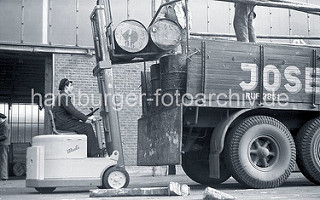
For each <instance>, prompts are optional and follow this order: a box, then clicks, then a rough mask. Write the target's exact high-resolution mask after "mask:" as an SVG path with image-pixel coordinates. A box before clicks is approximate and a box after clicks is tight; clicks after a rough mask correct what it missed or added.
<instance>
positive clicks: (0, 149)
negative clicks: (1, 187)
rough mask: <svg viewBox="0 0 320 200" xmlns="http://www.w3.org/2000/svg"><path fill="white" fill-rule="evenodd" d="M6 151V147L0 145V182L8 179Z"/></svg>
mask: <svg viewBox="0 0 320 200" xmlns="http://www.w3.org/2000/svg"><path fill="white" fill-rule="evenodd" d="M8 151H9V146H8V145H3V144H0V180H7V179H8Z"/></svg>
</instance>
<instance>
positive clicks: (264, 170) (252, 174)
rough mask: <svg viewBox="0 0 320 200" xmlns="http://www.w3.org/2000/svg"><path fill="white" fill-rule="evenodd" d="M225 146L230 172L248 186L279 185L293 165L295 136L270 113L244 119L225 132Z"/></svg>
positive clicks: (271, 186) (267, 186) (268, 186)
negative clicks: (226, 133) (269, 114)
mask: <svg viewBox="0 0 320 200" xmlns="http://www.w3.org/2000/svg"><path fill="white" fill-rule="evenodd" d="M225 148H226V157H227V158H226V160H227V166H228V167H229V170H230V171H231V174H232V176H233V177H234V178H235V179H236V180H237V181H238V182H239V183H241V184H244V185H246V186H249V187H251V188H261V189H262V188H273V187H277V186H280V185H281V184H283V183H284V182H285V181H286V180H287V178H288V177H289V175H290V174H291V172H292V170H293V169H294V165H295V157H296V149H295V143H294V140H293V138H292V136H291V134H290V132H289V130H288V129H287V128H286V127H285V126H284V125H283V124H282V123H281V122H280V121H278V120H276V119H274V118H272V117H268V116H253V117H249V118H247V119H245V120H243V121H242V122H240V123H239V124H238V125H237V126H236V127H234V128H233V130H232V131H231V132H230V134H228V136H227V140H226V146H225Z"/></svg>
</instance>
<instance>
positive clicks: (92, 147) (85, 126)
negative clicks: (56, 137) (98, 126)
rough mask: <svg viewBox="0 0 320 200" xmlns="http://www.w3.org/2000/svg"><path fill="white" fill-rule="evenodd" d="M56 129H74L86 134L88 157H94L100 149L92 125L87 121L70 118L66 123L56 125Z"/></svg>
mask: <svg viewBox="0 0 320 200" xmlns="http://www.w3.org/2000/svg"><path fill="white" fill-rule="evenodd" d="M57 129H58V130H64V131H74V132H76V133H78V134H84V135H86V136H87V143H88V144H87V152H88V157H95V156H97V155H98V153H99V151H100V149H99V144H98V139H97V137H96V135H95V134H94V130H93V128H92V125H91V124H89V123H84V122H79V121H77V120H70V121H68V123H65V124H63V125H59V126H57Z"/></svg>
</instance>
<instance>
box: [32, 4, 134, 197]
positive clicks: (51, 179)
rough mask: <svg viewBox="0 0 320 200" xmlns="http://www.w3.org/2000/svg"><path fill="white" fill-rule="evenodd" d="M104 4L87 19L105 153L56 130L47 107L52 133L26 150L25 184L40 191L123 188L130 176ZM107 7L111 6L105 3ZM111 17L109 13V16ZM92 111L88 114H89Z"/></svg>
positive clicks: (37, 138)
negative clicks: (92, 150) (92, 151)
mask: <svg viewBox="0 0 320 200" xmlns="http://www.w3.org/2000/svg"><path fill="white" fill-rule="evenodd" d="M105 5H106V4H105V3H104V2H100V1H97V6H95V8H94V10H93V12H92V14H91V16H90V18H91V23H92V29H93V31H92V32H93V39H94V45H95V50H96V51H95V52H96V53H95V56H96V61H97V65H96V67H95V68H94V70H93V74H94V76H96V77H97V80H98V86H99V92H100V94H101V95H102V99H104V101H101V102H102V104H101V111H100V116H101V120H102V122H103V127H104V130H103V131H101V128H100V127H101V126H100V120H96V121H94V122H93V124H94V125H95V128H96V135H97V138H98V141H99V146H100V148H101V147H102V144H103V142H102V138H103V137H102V134H104V139H105V142H104V144H105V146H106V149H107V155H105V156H102V157H94V158H93V157H90V158H88V157H87V138H86V136H85V135H78V134H76V133H72V132H65V131H59V130H56V129H55V125H54V117H53V115H52V112H51V111H50V110H49V117H50V121H51V125H52V129H53V134H51V135H39V136H35V137H33V138H32V146H31V147H29V148H28V149H27V177H26V187H29V188H35V189H36V190H37V191H38V192H40V193H51V192H53V191H54V190H55V189H56V188H57V187H70V186H97V187H98V188H113V189H118V188H125V187H127V186H128V184H129V181H130V178H129V174H128V172H127V171H126V169H125V165H124V158H123V150H122V143H121V135H120V127H119V121H118V113H117V111H116V109H113V107H112V105H113V103H112V96H114V83H113V73H112V67H111V66H112V64H111V60H110V57H109V52H108V49H107V46H108V45H106V44H108V43H110V42H109V40H108V39H107V35H106V30H105V27H106V26H105V24H106V20H107V18H106V11H105V9H104V8H105ZM108 8H110V5H108ZM109 16H111V15H109ZM92 114H93V111H92V112H91V113H90V114H89V115H92Z"/></svg>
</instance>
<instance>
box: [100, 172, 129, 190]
mask: <svg viewBox="0 0 320 200" xmlns="http://www.w3.org/2000/svg"><path fill="white" fill-rule="evenodd" d="M129 181H130V177H129V174H128V172H127V171H126V170H125V169H124V168H121V167H117V166H113V167H111V168H109V169H107V170H106V171H105V172H104V174H103V177H102V188H104V189H120V188H126V187H127V186H128V185H129ZM99 188H101V187H99Z"/></svg>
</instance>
